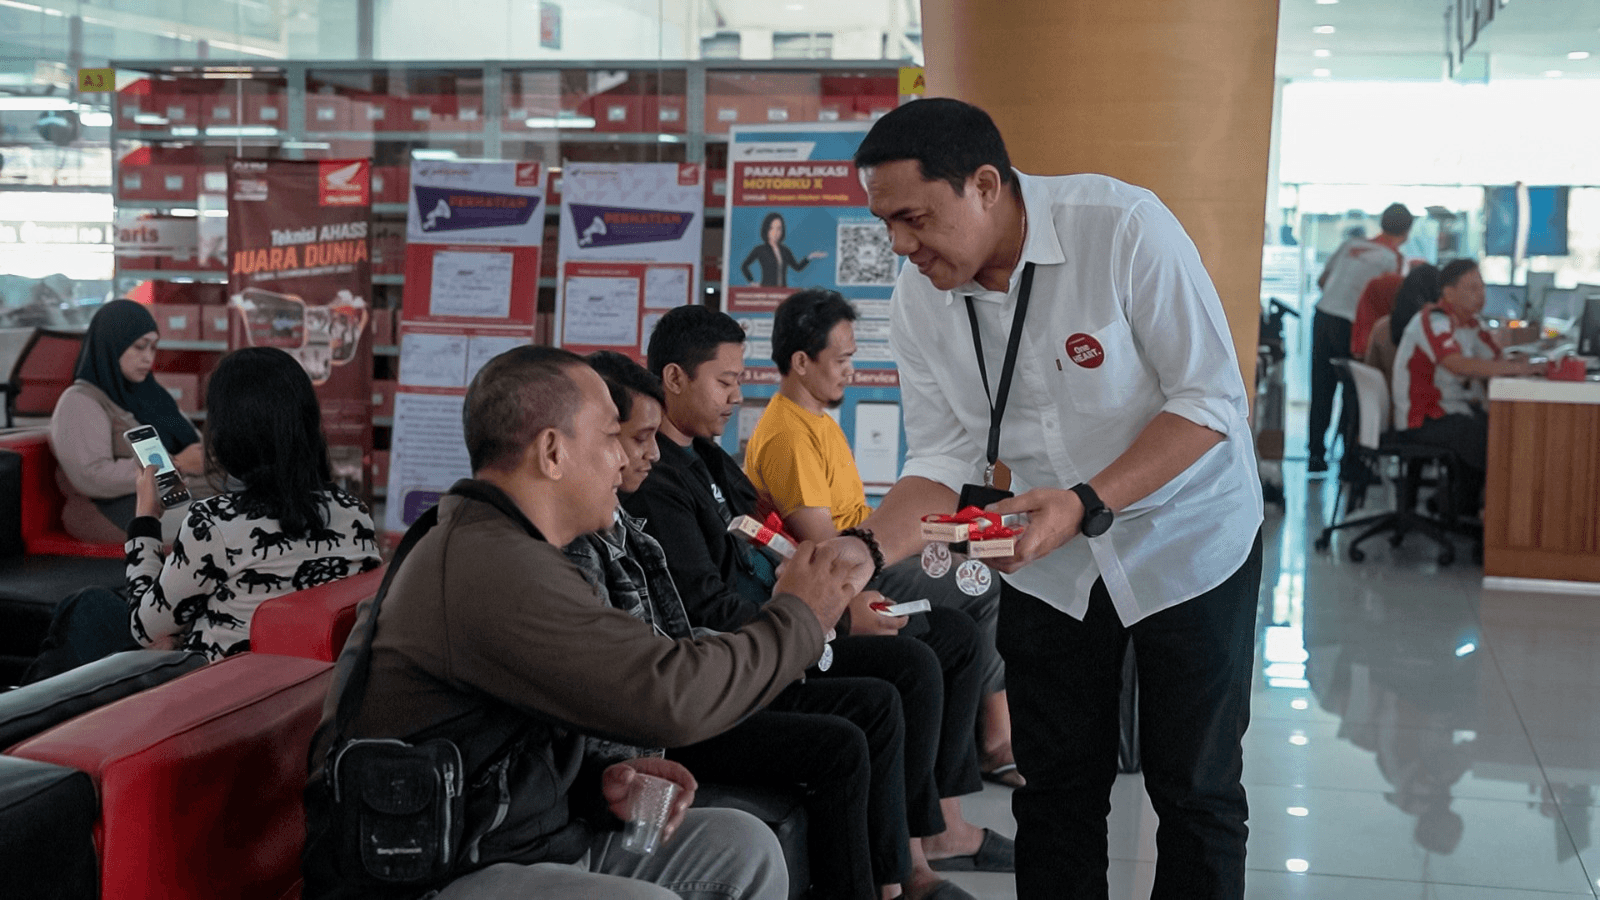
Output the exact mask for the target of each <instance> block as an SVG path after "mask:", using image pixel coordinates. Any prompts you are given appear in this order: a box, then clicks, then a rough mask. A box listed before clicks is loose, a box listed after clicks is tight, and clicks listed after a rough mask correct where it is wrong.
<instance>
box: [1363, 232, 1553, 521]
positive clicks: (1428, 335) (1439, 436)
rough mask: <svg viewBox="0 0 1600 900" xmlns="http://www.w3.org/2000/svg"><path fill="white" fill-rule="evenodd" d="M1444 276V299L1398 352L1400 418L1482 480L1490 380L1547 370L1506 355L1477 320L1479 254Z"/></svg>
mask: <svg viewBox="0 0 1600 900" xmlns="http://www.w3.org/2000/svg"><path fill="white" fill-rule="evenodd" d="M1439 282H1440V285H1441V288H1442V293H1441V295H1440V297H1439V302H1438V303H1435V304H1430V305H1428V306H1426V307H1423V309H1422V312H1420V313H1417V315H1416V316H1415V317H1414V318H1412V320H1411V323H1410V324H1409V325H1407V326H1406V330H1405V333H1404V334H1402V335H1401V336H1400V346H1399V347H1398V348H1397V349H1396V350H1395V356H1394V373H1393V375H1392V377H1391V378H1390V387H1391V389H1392V390H1393V393H1394V424H1395V427H1396V428H1401V429H1405V436H1406V438H1407V439H1408V440H1411V441H1415V442H1418V443H1424V444H1430V445H1435V446H1439V447H1445V448H1447V449H1449V450H1451V451H1453V452H1454V453H1455V455H1456V456H1457V457H1459V458H1460V459H1461V461H1462V462H1463V463H1465V464H1466V466H1467V467H1468V468H1469V469H1471V470H1472V472H1473V473H1475V474H1476V476H1477V480H1481V478H1482V475H1483V471H1484V469H1485V468H1486V467H1487V460H1488V447H1489V414H1488V411H1487V410H1486V409H1485V408H1484V400H1485V392H1484V383H1485V381H1486V380H1487V379H1489V378H1493V377H1495V376H1497V375H1533V374H1536V373H1538V372H1540V371H1542V369H1541V367H1539V366H1536V365H1533V364H1531V363H1526V362H1521V361H1516V360H1506V359H1501V358H1500V348H1499V347H1497V346H1496V345H1495V342H1494V338H1492V337H1490V336H1489V332H1488V330H1487V329H1485V328H1484V326H1483V323H1482V322H1480V321H1479V320H1478V313H1479V312H1481V311H1482V310H1483V303H1484V288H1483V276H1482V275H1481V274H1480V273H1479V272H1478V263H1477V262H1476V261H1475V260H1471V259H1458V260H1454V261H1452V262H1451V263H1449V264H1448V265H1446V266H1445V267H1444V268H1443V269H1442V270H1441V271H1440V273H1439ZM1474 499H1475V494H1474Z"/></svg>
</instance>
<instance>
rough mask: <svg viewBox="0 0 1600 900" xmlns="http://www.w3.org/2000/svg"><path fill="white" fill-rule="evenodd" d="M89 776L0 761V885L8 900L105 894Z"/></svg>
mask: <svg viewBox="0 0 1600 900" xmlns="http://www.w3.org/2000/svg"><path fill="white" fill-rule="evenodd" d="M99 817H100V801H99V799H98V798H96V797H95V792H94V782H92V781H91V780H90V779H89V776H88V775H86V774H84V773H82V772H79V771H77V770H76V769H68V768H66V767H64V766H54V765H51V764H49V763H42V762H37V761H35V760H31V759H18V758H16V757H13V756H0V872H3V873H4V875H0V881H3V883H4V884H5V888H4V893H5V895H6V896H7V897H28V898H32V900H79V898H84V900H94V898H95V897H97V896H99V893H100V868H99V863H98V861H97V860H96V857H95V849H94V823H95V820H96V819H98V818H99Z"/></svg>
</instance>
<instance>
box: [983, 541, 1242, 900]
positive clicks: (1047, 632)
mask: <svg viewBox="0 0 1600 900" xmlns="http://www.w3.org/2000/svg"><path fill="white" fill-rule="evenodd" d="M1174 564H1175V565H1177V564H1180V563H1179V561H1174ZM1260 584H1261V538H1260V535H1259V534H1258V535H1257V537H1256V542H1255V546H1254V548H1253V549H1252V550H1251V552H1250V555H1249V557H1248V558H1247V559H1246V560H1245V563H1244V565H1242V566H1240V567H1239V569H1238V570H1237V571H1236V572H1234V573H1233V574H1232V575H1231V576H1229V577H1228V579H1227V580H1226V581H1224V582H1223V583H1222V584H1221V585H1218V586H1217V587H1215V588H1213V589H1212V590H1210V591H1207V592H1206V593H1204V594H1201V595H1200V596H1198V597H1195V598H1193V599H1190V600H1188V601H1186V602H1184V603H1182V604H1179V605H1178V606H1175V607H1172V608H1170V609H1166V610H1163V611H1161V612H1159V613H1156V614H1154V615H1152V616H1149V617H1146V618H1145V619H1143V620H1141V621H1139V622H1137V623H1135V624H1134V625H1132V626H1124V625H1123V624H1122V622H1121V620H1120V619H1119V618H1118V617H1117V612H1116V609H1115V608H1114V607H1113V606H1112V604H1111V597H1110V595H1109V594H1108V593H1107V592H1106V589H1105V584H1104V583H1103V582H1100V581H1096V582H1095V585H1094V589H1093V591H1092V592H1091V595H1090V599H1089V609H1088V612H1087V613H1086V614H1085V616H1084V619H1083V621H1081V622H1080V621H1078V620H1077V619H1074V618H1072V617H1071V616H1068V615H1067V614H1065V613H1063V612H1061V611H1059V610H1057V609H1056V608H1055V607H1053V606H1050V605H1049V604H1047V603H1045V602H1044V601H1042V600H1040V599H1038V598H1037V597H1034V596H1031V595H1029V594H1025V593H1023V592H1021V591H1018V590H1016V589H1015V588H1013V587H1011V586H1010V585H1006V586H1004V587H1003V588H1002V589H1001V595H1000V629H999V642H1000V653H1001V654H1002V655H1003V656H1004V657H1005V660H1006V688H1007V690H1008V692H1009V693H1008V695H1007V696H1008V699H1009V701H1010V706H1011V727H1012V736H1011V741H1012V748H1013V750H1014V751H1015V753H1016V757H1017V766H1018V769H1019V771H1021V773H1022V775H1023V776H1024V777H1025V778H1027V779H1028V784H1027V786H1026V787H1022V788H1018V789H1016V791H1015V793H1014V795H1013V797H1012V810H1013V812H1014V813H1015V815H1016V819H1017V897H1018V898H1019V900H1045V898H1049V900H1058V898H1097V900H1103V898H1104V897H1106V894H1107V891H1108V889H1109V888H1108V886H1107V880H1106V869H1107V866H1108V865H1109V858H1108V857H1109V854H1108V850H1107V844H1106V817H1107V816H1108V815H1109V814H1110V812H1111V786H1112V783H1113V782H1114V781H1115V780H1116V777H1117V741H1118V721H1119V717H1118V698H1119V695H1120V692H1121V687H1122V660H1123V654H1124V652H1125V651H1126V648H1127V646H1128V639H1129V638H1130V637H1131V638H1132V642H1133V646H1134V650H1135V656H1136V659H1137V667H1138V676H1139V740H1140V743H1141V750H1142V753H1143V761H1144V781H1145V790H1146V792H1147V793H1148V794H1149V795H1150V802H1151V805H1152V806H1154V807H1155V811H1156V815H1157V816H1159V817H1160V825H1159V827H1158V828H1157V830H1156V850H1157V854H1158V855H1157V858H1156V877H1155V887H1154V889H1153V891H1152V892H1151V894H1150V896H1151V898H1152V900H1178V898H1182V900H1201V898H1208V900H1216V898H1232V900H1237V898H1241V897H1243V896H1244V871H1245V837H1246V835H1247V834H1248V829H1247V828H1246V827H1245V819H1246V817H1247V815H1248V806H1247V804H1246V802H1245V793H1244V787H1243V785H1241V784H1240V777H1241V775H1242V773H1243V754H1242V751H1241V743H1240V742H1241V741H1242V739H1243V737H1244V732H1245V728H1246V727H1247V726H1248V725H1249V722H1250V677H1251V669H1252V666H1253V664H1254V651H1255V619H1256V605H1257V598H1258V595H1259V593H1260Z"/></svg>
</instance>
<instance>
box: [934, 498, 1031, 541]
mask: <svg viewBox="0 0 1600 900" xmlns="http://www.w3.org/2000/svg"><path fill="white" fill-rule="evenodd" d="M925 521H930V522H938V523H940V524H943V525H963V524H964V525H966V526H967V540H970V541H997V540H1000V539H1002V538H1009V537H1016V536H1017V535H1018V534H1020V533H1021V532H1020V531H1018V530H1017V529H1015V528H1007V527H1006V526H1004V525H1001V524H1000V514H999V513H992V512H984V511H983V510H981V509H979V508H977V507H976V506H969V507H967V508H965V509H963V510H961V511H960V512H957V513H955V514H954V515H942V516H928V517H927V519H926V520H925Z"/></svg>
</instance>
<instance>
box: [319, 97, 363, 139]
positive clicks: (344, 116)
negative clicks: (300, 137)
mask: <svg viewBox="0 0 1600 900" xmlns="http://www.w3.org/2000/svg"><path fill="white" fill-rule="evenodd" d="M362 127H365V124H364V123H363V126H362ZM306 130H307V131H351V130H353V128H352V125H351V124H350V98H349V97H346V96H343V95H342V94H307V95H306Z"/></svg>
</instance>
